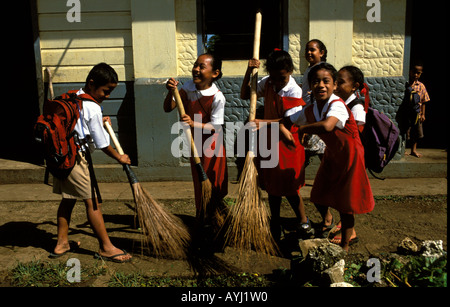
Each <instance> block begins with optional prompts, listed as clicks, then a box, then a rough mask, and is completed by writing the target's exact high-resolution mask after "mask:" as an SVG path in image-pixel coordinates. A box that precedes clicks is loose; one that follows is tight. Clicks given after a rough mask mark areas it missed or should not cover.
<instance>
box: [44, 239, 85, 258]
mask: <svg viewBox="0 0 450 307" xmlns="http://www.w3.org/2000/svg"><path fill="white" fill-rule="evenodd" d="M80 245H81V244H80V242H75V241H69V249H68V250H66V251H65V252H63V253H59V254H57V253H55V252H50V254H49V255H48V258H51V259H56V258H59V257H62V256H64V255H66V254H67V253H72V252H75V251H76V250H77V249H79V248H80Z"/></svg>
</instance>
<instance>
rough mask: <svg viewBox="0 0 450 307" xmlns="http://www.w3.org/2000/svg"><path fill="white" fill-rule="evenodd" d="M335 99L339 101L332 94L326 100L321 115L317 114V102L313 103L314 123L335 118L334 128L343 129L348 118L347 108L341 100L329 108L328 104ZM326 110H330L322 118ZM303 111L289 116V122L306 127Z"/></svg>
mask: <svg viewBox="0 0 450 307" xmlns="http://www.w3.org/2000/svg"><path fill="white" fill-rule="evenodd" d="M337 99H340V98H339V97H338V96H336V95H335V94H332V95H331V97H330V99H328V101H327V102H326V103H325V105H324V106H323V109H322V112H321V113H319V107H318V106H317V102H315V101H314V105H313V112H314V117H315V119H316V121H322V120H325V119H326V118H328V117H330V116H333V117H336V118H337V119H338V122H337V123H336V127H337V128H339V129H344V127H345V123H346V121H347V120H348V118H349V115H348V112H347V108H346V107H345V105H344V103H343V102H342V101H341V100H338V101H336V102H334V103H332V104H331V107H330V102H331V101H334V100H337ZM328 108H330V110H329V111H328V113H327V114H326V117H324V114H325V112H326V111H327V110H328ZM305 109H306V108H305ZM305 109H303V110H301V111H300V112H297V113H295V114H293V115H291V116H290V120H291V121H292V122H293V123H294V124H296V125H298V126H303V125H307V124H308V121H307V120H306V116H305ZM320 114H322V115H320Z"/></svg>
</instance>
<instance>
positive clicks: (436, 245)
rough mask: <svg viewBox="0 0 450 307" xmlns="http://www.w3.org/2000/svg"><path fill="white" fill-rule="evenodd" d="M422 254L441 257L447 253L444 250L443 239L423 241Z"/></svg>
mask: <svg viewBox="0 0 450 307" xmlns="http://www.w3.org/2000/svg"><path fill="white" fill-rule="evenodd" d="M421 252H422V256H424V257H434V258H440V257H442V256H444V255H445V254H446V252H445V251H444V248H443V245H442V240H436V241H431V240H426V241H423V242H422V248H421Z"/></svg>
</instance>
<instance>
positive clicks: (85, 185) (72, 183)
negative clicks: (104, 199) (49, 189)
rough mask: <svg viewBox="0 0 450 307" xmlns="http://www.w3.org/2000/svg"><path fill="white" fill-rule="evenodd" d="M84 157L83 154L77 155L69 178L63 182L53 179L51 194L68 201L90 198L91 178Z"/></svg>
mask: <svg viewBox="0 0 450 307" xmlns="http://www.w3.org/2000/svg"><path fill="white" fill-rule="evenodd" d="M84 155H85V154H84V153H83V152H78V153H77V157H76V162H75V166H74V168H73V169H72V172H71V173H70V175H69V177H67V178H66V179H64V180H60V179H57V178H54V177H53V193H55V194H61V196H62V197H63V198H68V199H77V198H81V199H90V198H92V189H91V177H90V176H89V168H88V162H87V161H86V158H85V157H84Z"/></svg>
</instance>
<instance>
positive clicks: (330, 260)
mask: <svg viewBox="0 0 450 307" xmlns="http://www.w3.org/2000/svg"><path fill="white" fill-rule="evenodd" d="M326 242H327V243H321V244H319V245H318V246H315V247H312V248H310V249H309V250H308V254H307V256H306V258H305V262H306V264H308V265H309V266H310V267H311V268H312V270H313V271H314V272H316V273H319V274H320V273H321V272H322V271H325V270H326V269H329V268H331V267H332V266H334V264H335V263H336V262H338V261H339V260H341V259H343V258H344V257H345V255H346V254H347V252H346V251H345V250H343V249H342V247H340V246H339V245H336V244H333V243H329V242H328V240H327V241H326Z"/></svg>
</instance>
